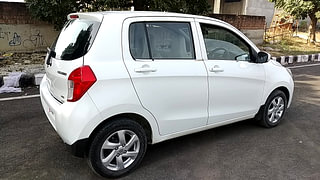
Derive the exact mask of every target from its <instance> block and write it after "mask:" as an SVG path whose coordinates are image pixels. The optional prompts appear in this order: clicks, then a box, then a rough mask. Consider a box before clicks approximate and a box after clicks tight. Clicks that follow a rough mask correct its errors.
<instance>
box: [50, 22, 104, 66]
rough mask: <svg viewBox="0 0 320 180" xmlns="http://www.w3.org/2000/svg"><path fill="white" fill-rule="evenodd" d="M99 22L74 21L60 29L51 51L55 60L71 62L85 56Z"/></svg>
mask: <svg viewBox="0 0 320 180" xmlns="http://www.w3.org/2000/svg"><path fill="white" fill-rule="evenodd" d="M99 26H100V22H96V21H91V20H85V19H75V20H70V21H68V22H67V23H66V24H65V26H64V27H63V28H62V30H61V32H60V34H59V36H58V38H57V39H56V40H55V42H54V43H53V44H52V46H51V49H52V51H54V52H55V53H56V56H55V58H57V59H61V60H73V59H77V58H79V57H81V56H83V55H85V54H86V53H87V52H88V50H89V48H90V47H91V45H92V43H93V40H94V38H95V36H96V34H97V31H98V29H99Z"/></svg>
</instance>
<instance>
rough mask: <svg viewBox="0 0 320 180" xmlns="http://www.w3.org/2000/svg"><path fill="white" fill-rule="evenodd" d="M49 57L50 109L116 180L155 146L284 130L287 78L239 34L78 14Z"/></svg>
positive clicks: (198, 20)
mask: <svg viewBox="0 0 320 180" xmlns="http://www.w3.org/2000/svg"><path fill="white" fill-rule="evenodd" d="M68 19H69V20H68V22H67V23H66V24H65V26H64V28H63V29H62V30H61V33H60V34H59V36H58V38H57V40H56V41H55V42H54V43H53V45H52V47H51V48H49V49H48V54H47V57H46V64H45V68H46V76H45V77H44V78H43V80H42V82H41V87H40V92H41V102H42V106H43V109H44V111H45V113H46V115H47V117H48V119H49V121H50V123H51V124H52V126H53V127H54V129H55V130H56V131H57V133H58V134H59V135H60V136H61V138H62V139H63V141H64V142H65V143H66V144H68V145H71V147H72V149H73V152H74V154H75V155H77V156H86V157H88V159H89V162H90V165H91V167H92V168H93V170H94V171H95V172H97V173H98V174H100V175H102V176H105V177H117V176H121V175H123V174H126V173H128V172H129V171H131V170H133V169H134V168H135V167H137V166H138V164H139V163H140V162H141V160H142V158H143V156H144V154H145V152H146V148H147V144H154V143H158V142H161V141H164V140H168V139H172V138H175V137H179V136H182V135H186V134H190V133H195V132H199V131H203V130H206V129H210V128H213V127H217V126H222V125H225V124H230V123H234V122H237V121H241V120H246V119H250V118H255V119H257V120H258V121H260V122H261V124H262V125H264V126H265V127H274V126H276V125H278V124H279V122H280V120H281V119H282V117H283V115H284V112H285V111H286V109H287V108H288V107H289V105H290V103H291V99H292V94H293V88H294V84H293V80H292V77H291V76H292V75H291V72H290V70H288V69H286V68H284V67H283V66H281V65H280V64H279V63H277V62H276V61H273V60H269V58H270V55H268V54H267V53H265V52H260V50H259V49H258V48H257V47H256V46H255V45H254V44H253V43H252V42H251V41H250V40H249V39H248V38H247V37H246V36H244V35H243V34H242V33H241V32H240V31H239V30H237V29H236V28H234V27H233V26H231V25H229V24H227V23H225V22H223V21H220V20H217V19H212V18H208V17H202V16H194V15H185V14H176V13H165V12H96V13H74V14H70V15H69V16H68Z"/></svg>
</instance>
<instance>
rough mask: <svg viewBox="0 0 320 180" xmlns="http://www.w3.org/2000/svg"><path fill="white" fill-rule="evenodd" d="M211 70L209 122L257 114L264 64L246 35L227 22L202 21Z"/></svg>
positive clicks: (206, 52)
mask: <svg viewBox="0 0 320 180" xmlns="http://www.w3.org/2000/svg"><path fill="white" fill-rule="evenodd" d="M197 26H198V31H199V32H200V36H201V42H202V47H204V48H203V49H205V52H204V53H203V54H206V56H207V58H206V60H205V64H206V68H207V71H208V73H209V78H208V81H209V120H208V124H216V123H223V122H227V121H237V120H243V119H247V118H251V117H253V116H254V115H255V113H257V111H258V109H259V107H260V105H261V101H262V94H263V88H264V82H265V70H264V67H263V64H257V63H254V60H253V59H254V54H255V50H254V49H253V48H252V47H251V46H250V45H249V44H250V43H249V42H248V41H246V40H244V38H243V37H241V36H243V35H241V34H240V33H238V32H237V31H236V30H232V29H229V28H228V26H226V25H224V24H222V23H221V24H219V22H217V23H212V22H211V21H209V22H208V21H199V23H198V24H197Z"/></svg>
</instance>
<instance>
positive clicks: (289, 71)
mask: <svg viewBox="0 0 320 180" xmlns="http://www.w3.org/2000/svg"><path fill="white" fill-rule="evenodd" d="M286 70H287V72H288V73H289V74H290V76H291V77H292V78H293V75H292V72H291V70H290V69H289V68H286Z"/></svg>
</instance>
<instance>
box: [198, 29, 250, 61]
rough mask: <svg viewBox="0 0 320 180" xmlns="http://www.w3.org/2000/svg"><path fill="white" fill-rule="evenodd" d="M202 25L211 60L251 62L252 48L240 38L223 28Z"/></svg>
mask: <svg viewBox="0 0 320 180" xmlns="http://www.w3.org/2000/svg"><path fill="white" fill-rule="evenodd" d="M200 25H201V30H202V34H203V37H204V42H205V45H206V50H207V56H208V59H209V60H239V61H250V48H249V47H248V45H247V44H246V43H245V42H244V41H243V40H242V39H241V38H240V37H238V36H237V35H235V34H234V33H233V32H231V31H229V30H227V29H224V28H222V27H218V26H214V25H207V24H200Z"/></svg>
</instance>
